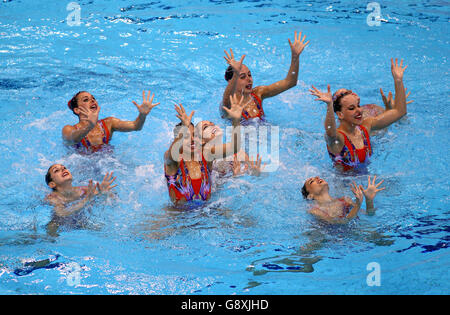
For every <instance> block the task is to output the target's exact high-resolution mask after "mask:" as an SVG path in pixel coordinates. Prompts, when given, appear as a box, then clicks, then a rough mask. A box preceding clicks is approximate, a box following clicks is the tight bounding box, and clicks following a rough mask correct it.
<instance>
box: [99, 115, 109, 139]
mask: <svg viewBox="0 0 450 315" xmlns="http://www.w3.org/2000/svg"><path fill="white" fill-rule="evenodd" d="M100 123H101V125H102V126H103V131H104V134H105V136H106V143H105V144H108V142H109V140H110V139H111V135H110V133H109V129H108V127H107V126H106V123H105V120H104V119H102V120H100Z"/></svg>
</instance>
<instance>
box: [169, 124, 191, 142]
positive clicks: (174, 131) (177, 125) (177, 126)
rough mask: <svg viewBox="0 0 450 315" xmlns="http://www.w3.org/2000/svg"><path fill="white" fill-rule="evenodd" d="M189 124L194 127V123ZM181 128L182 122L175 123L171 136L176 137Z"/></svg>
mask: <svg viewBox="0 0 450 315" xmlns="http://www.w3.org/2000/svg"><path fill="white" fill-rule="evenodd" d="M191 126H192V127H194V128H195V126H194V124H193V123H192V122H191ZM181 128H183V123H182V122H179V123H178V124H176V125H175V128H173V136H174V138H177V137H178V135H179V133H180V130H181Z"/></svg>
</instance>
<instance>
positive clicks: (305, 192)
mask: <svg viewBox="0 0 450 315" xmlns="http://www.w3.org/2000/svg"><path fill="white" fill-rule="evenodd" d="M302 195H303V198H305V199H308V195H309V192H308V190H307V189H306V183H305V184H304V185H303V187H302Z"/></svg>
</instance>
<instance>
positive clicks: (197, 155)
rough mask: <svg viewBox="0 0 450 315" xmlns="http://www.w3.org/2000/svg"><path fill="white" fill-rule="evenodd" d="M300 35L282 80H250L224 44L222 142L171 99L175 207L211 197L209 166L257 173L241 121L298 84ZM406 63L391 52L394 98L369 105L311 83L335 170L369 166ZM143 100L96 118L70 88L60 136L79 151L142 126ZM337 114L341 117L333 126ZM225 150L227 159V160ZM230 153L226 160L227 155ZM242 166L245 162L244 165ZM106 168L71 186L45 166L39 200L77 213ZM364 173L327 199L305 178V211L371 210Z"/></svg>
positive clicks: (401, 101)
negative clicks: (128, 113)
mask: <svg viewBox="0 0 450 315" xmlns="http://www.w3.org/2000/svg"><path fill="white" fill-rule="evenodd" d="M305 40H306V36H303V38H302V34H301V33H299V34H298V35H297V32H295V35H294V42H293V43H292V42H291V40H290V39H288V41H289V45H290V48H291V65H290V68H289V71H288V74H287V76H286V78H285V79H283V80H281V81H278V82H276V83H273V84H270V85H267V86H256V87H253V78H252V75H251V72H250V70H249V68H248V67H247V66H246V65H244V64H243V60H244V58H245V55H243V56H242V57H241V58H240V60H239V61H236V60H235V59H234V53H233V50H231V49H230V52H229V53H228V52H227V51H225V54H226V57H224V58H225V60H226V61H227V63H228V65H229V67H228V69H227V71H226V73H225V79H226V80H227V82H228V84H227V87H226V89H225V91H224V94H223V100H222V106H221V113H222V114H223V117H226V118H228V119H230V120H231V124H232V128H233V129H232V138H231V142H229V143H223V142H222V140H223V139H222V138H223V131H222V129H221V128H220V127H219V126H217V125H216V124H214V123H213V122H211V121H207V120H203V121H201V122H199V123H198V124H197V125H196V126H194V125H193V124H192V122H191V121H192V117H193V115H194V111H192V112H191V113H190V114H189V115H188V114H187V113H186V110H185V108H184V106H183V105H182V104H178V105H175V111H176V117H177V118H178V119H179V120H180V123H178V124H177V125H176V126H175V128H174V130H173V133H174V140H173V142H172V143H171V145H170V147H169V149H168V150H167V151H166V152H165V154H164V175H165V178H166V182H167V188H168V194H169V198H170V200H171V202H172V203H173V204H174V205H175V206H180V207H185V206H188V207H190V206H192V205H201V204H203V203H204V202H206V201H208V200H209V199H210V198H211V194H212V192H213V189H212V179H211V171H212V169H213V168H215V169H216V170H218V171H219V173H221V174H226V173H232V174H233V175H242V174H245V173H248V174H250V175H255V176H258V175H259V174H260V173H261V172H262V170H263V168H264V165H261V161H262V158H261V157H260V156H259V155H257V156H256V160H253V159H252V158H250V157H249V156H248V154H247V153H246V152H245V151H244V150H242V149H241V123H242V122H243V121H245V120H248V119H252V118H259V119H260V120H263V119H264V115H265V114H264V110H263V107H262V101H263V100H264V99H266V98H269V97H273V96H276V95H278V94H280V93H282V92H284V91H286V90H288V89H290V88H292V87H294V86H296V84H297V80H298V73H299V58H300V55H301V53H302V52H303V50H304V48H305V47H306V46H307V45H308V44H309V41H306V42H305ZM406 68H407V66H403V60H401V61H400V64H399V63H398V60H397V59H395V61H394V60H393V59H391V72H392V77H393V79H394V87H395V98H394V97H393V95H392V93H391V92H389V94H388V97H386V96H385V95H384V92H383V90H382V89H380V94H381V96H382V100H383V103H384V105H385V108H384V109H383V108H382V107H380V106H378V105H375V104H368V105H364V106H362V107H361V106H360V98H359V96H358V95H357V94H356V93H354V92H353V91H351V90H348V89H339V90H337V91H336V92H335V93H334V94H331V89H330V86H329V85H328V89H327V92H321V91H319V90H318V89H317V88H316V87H314V85H313V86H312V88H311V90H310V92H311V94H312V95H314V96H316V97H317V99H316V101H322V102H324V103H326V105H327V114H326V118H325V140H326V145H327V150H328V153H329V155H330V157H331V159H332V161H333V163H334V165H335V166H336V168H337V169H339V170H343V171H348V170H355V169H356V170H358V169H360V168H361V167H365V166H367V164H368V162H369V158H370V156H371V155H372V145H371V140H370V133H371V132H373V131H375V130H379V129H383V128H386V127H388V126H389V125H391V124H393V123H394V122H396V121H398V120H399V119H400V118H401V117H403V116H404V115H406V113H407V104H409V103H411V102H412V101H408V102H407V98H408V96H409V93H408V94H406V92H407V91H406V89H405V88H404V85H403V74H404V71H405V69H406ZM142 98H143V100H142V104H141V105H139V104H137V103H136V102H134V101H133V104H134V105H135V106H136V108H137V110H138V112H139V115H138V117H137V118H136V119H135V120H134V121H123V120H120V119H117V118H114V117H107V118H104V119H100V120H99V112H100V106H99V105H98V103H97V100H96V99H95V97H94V96H93V95H92V94H90V93H89V92H86V91H81V92H78V93H77V94H75V95H74V96H73V97H72V99H71V100H70V101H69V102H68V107H69V109H70V110H72V112H73V113H74V114H75V115H76V116H77V117H78V119H79V122H78V123H77V124H75V125H73V126H72V125H66V126H65V127H64V128H63V130H62V135H63V139H64V141H65V142H66V143H67V144H69V145H72V146H74V147H75V148H84V152H86V153H93V152H96V151H99V150H101V149H103V148H104V147H105V146H106V145H108V144H109V142H110V140H111V137H112V135H113V133H114V132H115V131H120V132H129V131H138V130H141V129H142V127H143V125H144V123H145V120H146V117H147V115H148V114H149V113H150V112H151V110H152V109H153V108H154V107H156V106H157V105H158V104H159V103H153V99H154V94H153V95H151V93H150V91H148V93H147V94H146V93H145V91H144V92H143V93H142ZM335 114H336V116H337V118H338V120H339V122H340V124H339V126H338V127H337V126H336V120H335ZM227 157H228V158H229V159H228V160H227ZM231 158H232V159H233V161H231V160H230V159H231ZM242 166H243V168H242ZM112 176H113V175H112V172H111V173H107V174H106V175H105V177H104V178H103V180H102V182H101V183H100V182H99V183H96V184H94V182H93V181H92V180H90V181H89V184H88V185H87V186H78V187H77V186H73V185H72V180H73V178H72V174H71V173H70V172H69V170H67V169H66V167H65V166H63V165H61V164H54V165H52V166H50V168H49V169H48V172H47V174H46V176H45V181H46V183H47V185H48V186H49V187H50V188H51V189H52V190H53V191H52V193H51V194H49V195H48V196H47V197H46V198H45V200H46V201H47V202H48V203H49V204H50V205H52V206H53V207H54V219H55V218H56V219H58V218H59V219H64V218H70V217H72V216H74V215H77V214H79V213H81V210H82V209H83V208H84V207H85V206H86V205H87V204H89V203H90V202H91V201H92V200H94V197H95V196H97V195H104V194H110V193H111V192H112V189H113V188H114V187H115V186H116V185H113V182H114V180H115V177H114V178H113V177H112ZM375 180H376V176H374V178H373V180H371V177H370V176H369V177H368V185H367V188H366V189H364V187H362V186H361V185H359V186H358V185H357V184H356V183H355V182H353V183H352V185H351V190H352V192H353V194H354V196H355V201H352V200H351V198H349V197H342V198H332V197H331V196H330V195H329V187H328V183H327V182H326V181H325V180H323V179H321V178H319V177H312V178H309V179H307V180H306V181H305V183H304V185H303V188H302V194H303V196H304V198H305V199H309V200H314V202H315V203H314V205H313V206H312V208H311V210H310V211H309V212H310V213H311V214H312V215H314V216H315V217H317V218H318V219H320V220H323V221H326V222H328V223H330V224H339V223H346V222H349V221H350V220H352V219H353V218H355V217H357V214H358V213H359V212H360V208H361V204H362V201H363V200H364V198H365V200H366V213H367V214H368V215H373V214H374V213H375V210H374V206H373V200H374V198H375V195H376V194H377V193H378V192H379V191H381V190H383V189H384V188H379V186H380V185H381V183H382V182H383V181H381V182H379V183H376V182H375Z"/></svg>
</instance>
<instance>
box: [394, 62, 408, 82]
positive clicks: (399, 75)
mask: <svg viewBox="0 0 450 315" xmlns="http://www.w3.org/2000/svg"><path fill="white" fill-rule="evenodd" d="M406 68H408V66H405V67H403V59H401V60H400V65H399V64H398V59H397V58H395V63H394V59H392V58H391V72H392V77H393V78H394V80H395V81H401V80H403V73H404V72H405V70H406Z"/></svg>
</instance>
